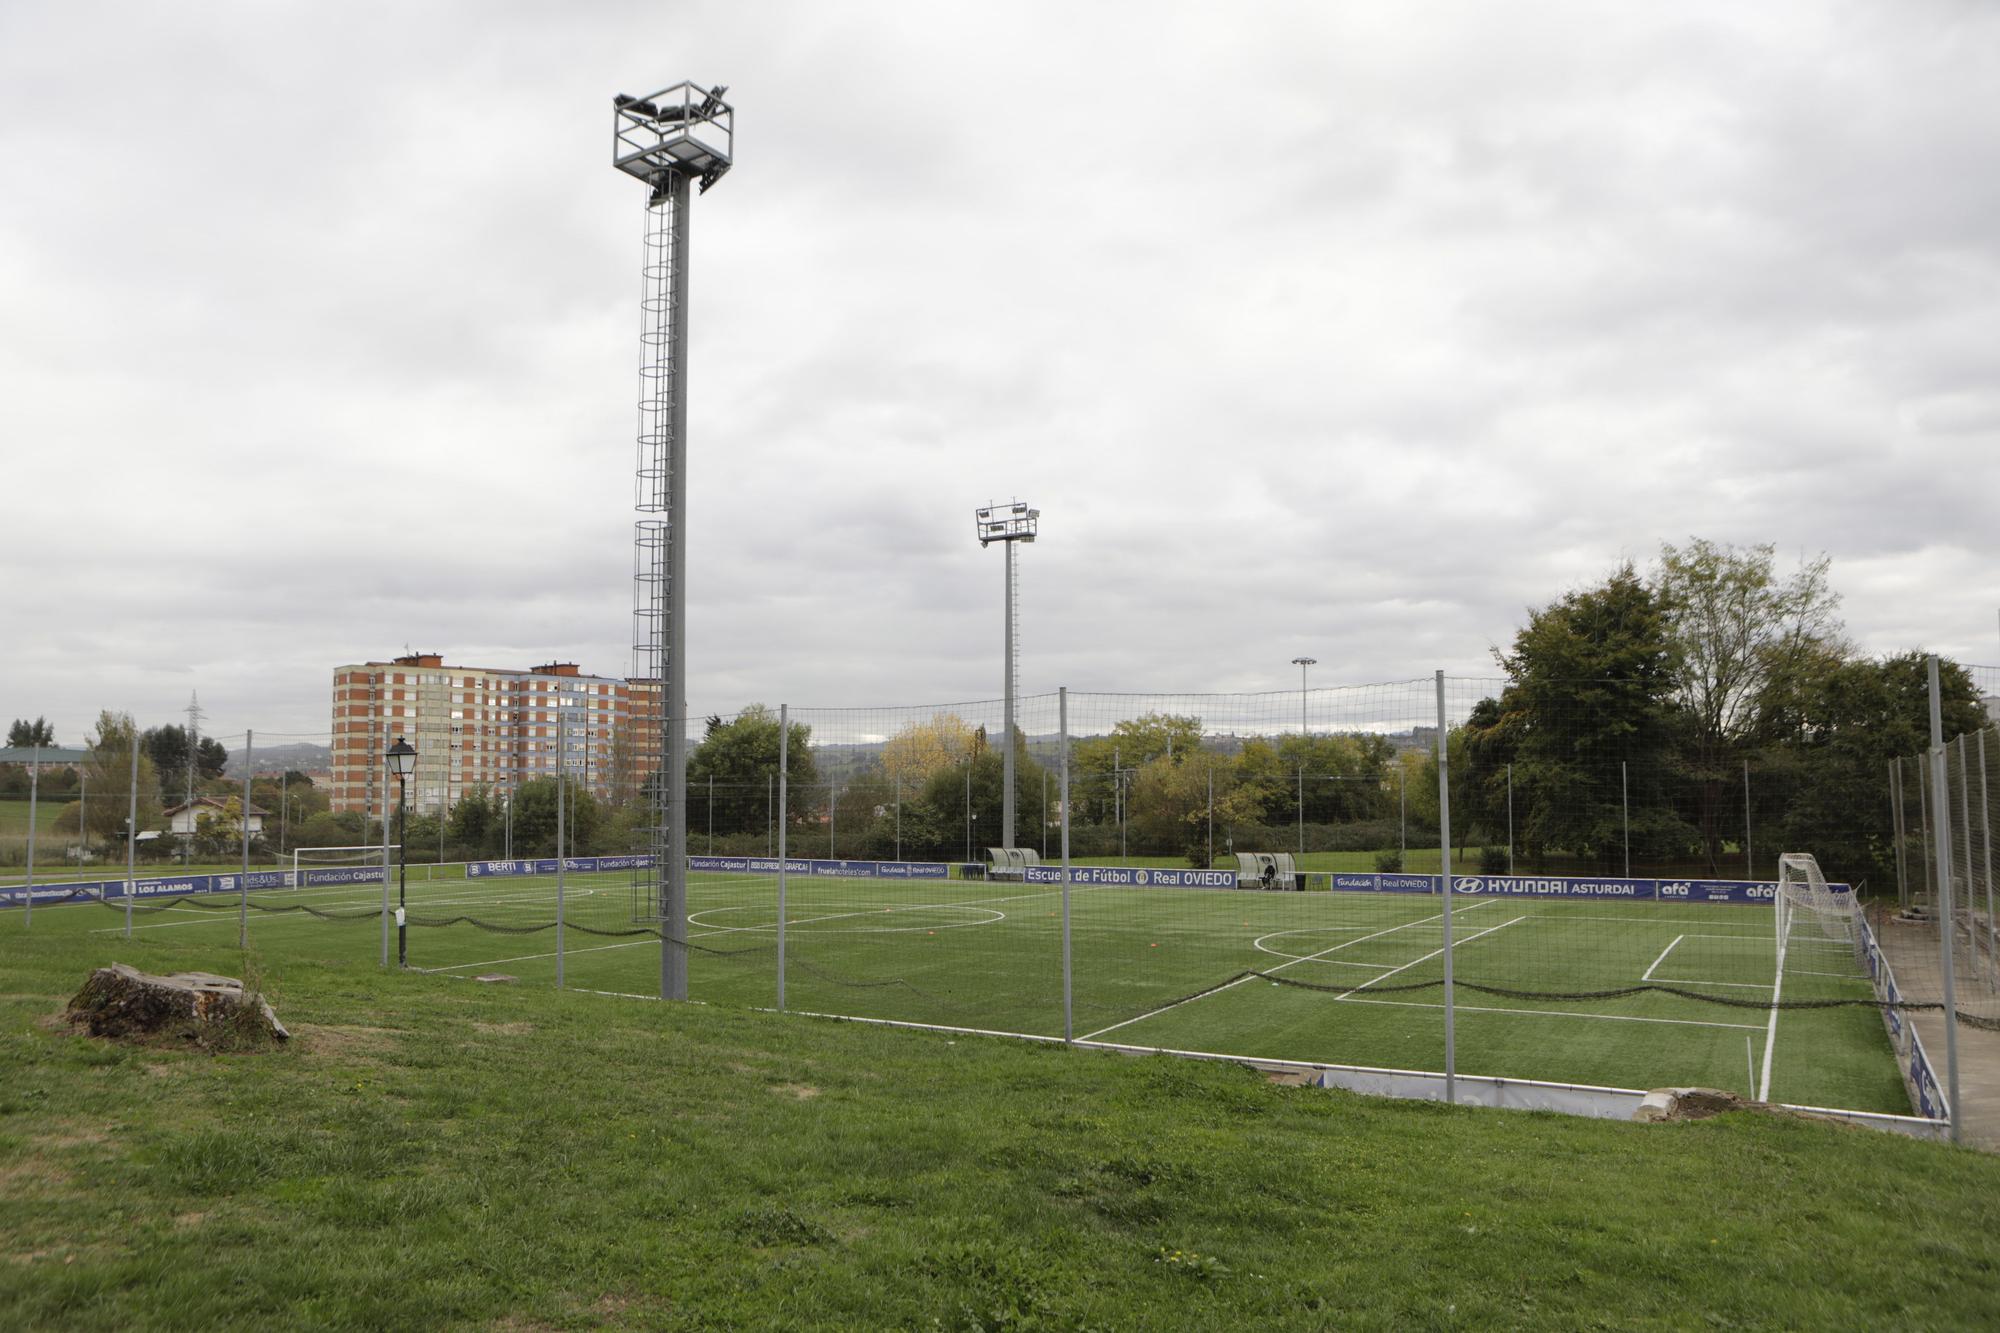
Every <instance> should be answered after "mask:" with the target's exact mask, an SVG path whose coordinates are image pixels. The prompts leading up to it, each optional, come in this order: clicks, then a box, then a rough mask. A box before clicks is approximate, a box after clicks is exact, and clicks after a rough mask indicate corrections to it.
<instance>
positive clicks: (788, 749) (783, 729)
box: [777, 704, 792, 1014]
mask: <svg viewBox="0 0 2000 1333" xmlns="http://www.w3.org/2000/svg"><path fill="white" fill-rule="evenodd" d="M791 758H792V711H791V708H790V706H788V705H786V704H779V705H778V815H777V819H778V1012H779V1013H781V1014H782V1013H784V1012H785V815H786V805H787V804H788V803H789V801H790V799H791V796H790V792H789V791H788V790H787V785H786V781H787V779H788V778H790V777H791V767H792V766H791Z"/></svg>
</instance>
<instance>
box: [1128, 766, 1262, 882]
mask: <svg viewBox="0 0 2000 1333" xmlns="http://www.w3.org/2000/svg"><path fill="white" fill-rule="evenodd" d="M1211 793H1212V794H1213V799H1214V804H1213V807H1212V810H1213V820H1214V826H1213V834H1214V839H1215V846H1216V847H1217V848H1218V849H1220V848H1223V847H1225V846H1227V843H1228V838H1229V833H1230V830H1231V829H1232V828H1234V827H1235V826H1236V825H1238V824H1250V823H1257V822H1259V821H1260V820H1261V817H1262V813H1263V812H1262V809H1261V808H1260V806H1259V803H1258V800H1257V796H1256V793H1255V792H1253V791H1252V790H1251V789H1249V788H1247V787H1245V786H1244V785H1243V784H1242V782H1241V780H1240V774H1239V765H1238V764H1237V763H1236V761H1235V760H1234V759H1232V758H1229V757H1225V756H1223V755H1219V754H1215V753H1214V752H1212V751H1207V750H1197V751H1194V752H1193V753H1191V754H1189V755H1187V756H1186V757H1183V756H1182V755H1181V754H1179V753H1176V754H1175V756H1174V757H1173V758H1172V759H1171V760H1170V759H1168V758H1167V757H1166V755H1165V753H1164V752H1162V753H1161V754H1160V755H1158V756H1156V757H1155V758H1153V759H1151V760H1149V761H1147V762H1146V763H1144V764H1142V765H1140V767H1139V770H1138V771H1137V772H1135V773H1134V774H1133V775H1132V780H1131V793H1130V810H1129V812H1128V816H1127V817H1128V820H1129V827H1128V830H1127V831H1128V834H1129V837H1130V840H1131V844H1132V846H1133V847H1134V848H1136V849H1140V850H1142V851H1144V852H1148V853H1152V854H1155V855H1160V854H1166V853H1169V852H1171V853H1173V854H1176V855H1182V856H1185V857H1187V859H1188V862H1189V864H1191V865H1193V866H1196V867H1198V868H1201V867H1206V866H1207V865H1208V864H1209V856H1208V849H1209V837H1210V831H1211V830H1210V818H1211V805H1210V796H1211Z"/></svg>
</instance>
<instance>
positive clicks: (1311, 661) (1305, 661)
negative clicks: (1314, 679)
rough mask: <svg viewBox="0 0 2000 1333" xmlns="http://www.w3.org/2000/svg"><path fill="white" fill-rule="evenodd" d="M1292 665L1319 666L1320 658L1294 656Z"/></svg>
mask: <svg viewBox="0 0 2000 1333" xmlns="http://www.w3.org/2000/svg"><path fill="white" fill-rule="evenodd" d="M1292 665H1293V666H1295V667H1309V666H1318V665H1319V659H1318V658H1317V657H1294V658H1293V659H1292Z"/></svg>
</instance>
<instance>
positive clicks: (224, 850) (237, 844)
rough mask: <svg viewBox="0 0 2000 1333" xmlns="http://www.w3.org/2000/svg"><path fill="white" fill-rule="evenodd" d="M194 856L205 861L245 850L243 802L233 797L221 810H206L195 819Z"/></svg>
mask: <svg viewBox="0 0 2000 1333" xmlns="http://www.w3.org/2000/svg"><path fill="white" fill-rule="evenodd" d="M193 840H194V854H195V855H196V856H198V857H201V858H203V859H205V860H214V859H218V858H221V857H226V856H228V855H229V854H230V853H232V852H240V851H241V850H242V848H243V801H242V799H241V798H239V797H235V796H232V797H230V798H229V799H228V800H226V801H224V802H223V805H222V808H221V809H220V810H213V811H211V810H206V809H204V810H203V811H201V812H200V813H199V814H197V815H196V816H195V818H194V839H193Z"/></svg>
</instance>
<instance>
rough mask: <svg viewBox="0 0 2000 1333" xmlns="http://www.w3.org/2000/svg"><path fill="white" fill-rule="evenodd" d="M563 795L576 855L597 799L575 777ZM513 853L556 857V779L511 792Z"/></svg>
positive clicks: (593, 822)
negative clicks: (512, 805) (512, 799)
mask: <svg viewBox="0 0 2000 1333" xmlns="http://www.w3.org/2000/svg"><path fill="white" fill-rule="evenodd" d="M772 736H773V742H772V746H773V749H774V750H775V749H776V739H775V738H776V732H773V733H772ZM565 782H566V784H567V785H566V789H565V791H564V794H563V805H564V810H563V825H564V828H563V843H564V847H565V849H568V848H570V847H574V848H575V849H576V851H577V853H578V854H579V855H581V854H583V853H584V851H585V849H587V848H589V847H591V846H593V845H594V843H595V839H596V836H597V826H598V824H599V822H600V820H601V819H602V815H603V812H602V810H601V809H600V807H599V806H598V804H597V799H596V798H595V797H594V796H592V795H591V794H590V791H589V789H588V788H587V787H585V786H584V785H583V783H582V782H581V781H579V780H578V779H576V778H573V777H572V778H568V779H565ZM410 823H411V828H412V833H411V837H412V839H415V838H416V836H417V822H416V820H415V819H412V820H411V821H410ZM429 832H430V837H431V839H432V840H433V844H435V840H436V838H437V825H436V824H435V823H433V824H431V825H430V827H429ZM514 851H515V853H516V854H517V855H524V856H554V855H555V854H556V779H554V778H534V779H532V780H530V781H528V782H524V783H522V784H521V786H520V788H519V789H518V790H516V791H515V793H514Z"/></svg>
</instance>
